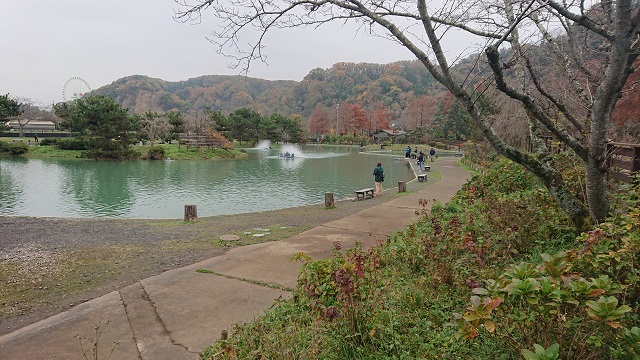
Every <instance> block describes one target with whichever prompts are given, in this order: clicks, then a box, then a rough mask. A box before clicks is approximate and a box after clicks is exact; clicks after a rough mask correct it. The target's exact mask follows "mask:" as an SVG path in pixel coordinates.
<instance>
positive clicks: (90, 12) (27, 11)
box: [0, 0, 413, 105]
mask: <svg viewBox="0 0 640 360" xmlns="http://www.w3.org/2000/svg"><path fill="white" fill-rule="evenodd" d="M0 3H2V11H1V12H0V33H1V34H2V49H3V51H2V52H1V54H2V62H1V63H0V64H1V65H0V94H6V93H9V94H10V96H11V97H20V98H28V99H31V100H33V101H35V102H37V103H40V104H42V105H50V104H52V103H56V102H59V101H62V100H63V96H62V89H63V86H64V84H65V82H67V80H69V79H70V78H72V77H79V78H82V79H84V80H85V81H86V82H87V83H88V84H89V85H90V86H91V88H93V89H97V88H99V87H101V86H104V85H107V84H110V83H112V82H113V81H115V80H117V79H119V78H122V77H125V76H129V75H147V76H150V77H154V78H160V79H163V80H168V81H179V80H187V79H189V78H193V77H198V76H201V75H227V74H230V75H237V74H239V70H237V69H229V68H228V66H227V65H228V64H229V59H227V58H225V57H223V56H222V55H219V54H217V53H216V52H215V49H214V46H213V45H212V44H211V43H209V42H208V41H207V39H206V37H207V36H208V35H209V34H210V33H211V30H212V29H214V28H215V26H216V24H215V22H214V21H215V19H213V18H212V17H209V18H204V19H203V21H202V22H201V23H200V24H195V25H194V24H184V23H179V22H176V21H174V20H173V18H172V16H173V14H174V9H175V8H176V5H175V3H174V1H173V0H111V1H98V0H56V1H50V0H31V1H23V0H20V1H15V0H0ZM266 45H267V46H268V48H267V50H266V53H267V55H268V65H264V64H262V63H258V62H256V63H254V64H253V65H252V68H251V69H250V72H249V76H250V77H256V78H262V79H268V80H296V81H300V80H302V78H303V77H304V76H305V75H306V74H307V73H309V71H310V70H312V69H314V68H318V67H320V68H329V67H331V65H333V64H334V63H336V62H342V61H344V62H356V63H360V62H369V63H389V62H393V61H398V60H410V59H413V57H412V55H411V54H410V53H409V51H408V50H406V49H404V48H402V47H400V46H399V45H396V44H394V43H391V42H389V41H387V40H383V39H380V38H375V37H370V36H367V35H364V34H360V35H357V36H356V35H355V32H354V30H353V28H352V29H349V28H344V27H341V25H340V24H334V25H331V26H327V27H322V28H320V30H314V29H306V30H300V29H294V30H287V31H281V32H278V33H273V34H271V35H270V37H269V38H268V39H267V42H266ZM76 86H79V88H80V89H81V87H80V85H76ZM81 90H82V89H81Z"/></svg>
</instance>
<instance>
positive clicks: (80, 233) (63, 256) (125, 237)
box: [0, 183, 413, 334]
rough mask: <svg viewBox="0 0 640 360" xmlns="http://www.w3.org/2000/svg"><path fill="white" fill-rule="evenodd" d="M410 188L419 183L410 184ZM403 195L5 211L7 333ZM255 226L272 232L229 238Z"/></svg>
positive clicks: (0, 280)
mask: <svg viewBox="0 0 640 360" xmlns="http://www.w3.org/2000/svg"><path fill="white" fill-rule="evenodd" d="M407 185H408V190H409V191H411V188H412V186H413V184H411V183H409V184H407ZM396 196H401V195H398V194H397V193H395V192H394V191H387V192H385V194H384V195H383V196H381V197H378V198H373V199H369V200H366V201H350V200H347V201H339V202H336V208H335V209H330V210H326V209H324V204H318V205H309V206H303V207H296V208H288V209H281V210H274V211H265V212H259V213H248V214H238V215H225V216H216V217H208V218H200V219H199V220H198V221H197V222H195V223H184V222H183V221H182V220H181V219H175V220H139V219H69V218H31V217H0V299H1V300H0V301H1V304H0V305H1V307H0V334H5V333H9V332H12V331H14V330H16V329H18V328H20V327H23V326H25V325H28V324H31V323H34V322H37V321H39V320H41V319H44V318H46V317H48V316H51V315H54V314H56V313H59V312H62V311H64V310H67V309H69V307H71V306H74V305H77V304H78V303H81V302H84V301H87V300H89V299H92V298H95V297H98V296H101V295H104V294H106V293H109V292H111V291H114V290H117V289H120V288H122V287H124V286H127V285H130V284H133V283H135V282H136V281H139V280H141V279H144V278H147V277H149V276H153V275H156V274H159V273H161V272H164V271H167V270H170V269H174V268H178V267H182V266H186V265H189V264H193V263H195V262H198V261H201V260H204V259H207V258H210V257H213V256H217V255H220V254H223V253H225V252H226V251H227V250H228V249H229V247H231V246H242V245H247V244H250V243H255V242H257V241H274V240H279V239H282V238H286V237H289V236H293V235H295V234H297V233H300V232H302V231H305V230H307V229H310V228H313V227H316V226H319V225H321V224H324V223H327V222H330V221H332V220H335V219H339V218H342V217H344V216H347V215H350V214H353V213H356V212H359V211H361V210H364V209H366V208H369V207H372V206H375V205H378V204H381V203H383V202H386V201H389V200H391V199H393V198H394V197H396ZM256 228H269V229H275V230H273V231H272V232H273V234H272V235H271V236H265V237H262V238H256V237H251V236H245V240H242V239H241V240H240V241H237V242H225V241H222V240H220V236H221V235H225V234H240V235H242V234H244V232H247V231H252V230H253V229H256Z"/></svg>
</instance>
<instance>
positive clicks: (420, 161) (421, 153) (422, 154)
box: [418, 151, 424, 171]
mask: <svg viewBox="0 0 640 360" xmlns="http://www.w3.org/2000/svg"><path fill="white" fill-rule="evenodd" d="M423 164H424V153H423V152H422V151H420V154H418V167H419V168H420V171H422V165H423Z"/></svg>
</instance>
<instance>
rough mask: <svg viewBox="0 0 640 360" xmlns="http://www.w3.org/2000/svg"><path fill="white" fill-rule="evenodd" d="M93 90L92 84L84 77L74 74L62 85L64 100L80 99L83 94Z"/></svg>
mask: <svg viewBox="0 0 640 360" xmlns="http://www.w3.org/2000/svg"><path fill="white" fill-rule="evenodd" d="M90 91H91V86H89V83H88V82H86V81H85V80H84V79H83V78H81V77H77V76H74V77H72V78H71V79H69V80H67V81H66V82H65V83H64V86H63V87H62V98H63V99H64V101H65V102H66V101H73V100H77V99H80V98H81V97H82V96H83V95H85V94H86V93H88V92H90Z"/></svg>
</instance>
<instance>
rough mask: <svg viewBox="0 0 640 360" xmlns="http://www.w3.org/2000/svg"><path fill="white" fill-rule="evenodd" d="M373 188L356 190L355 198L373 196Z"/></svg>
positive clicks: (363, 198)
mask: <svg viewBox="0 0 640 360" xmlns="http://www.w3.org/2000/svg"><path fill="white" fill-rule="evenodd" d="M373 190H374V189H373V188H369V189H361V190H356V200H365V199H368V198H373Z"/></svg>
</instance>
